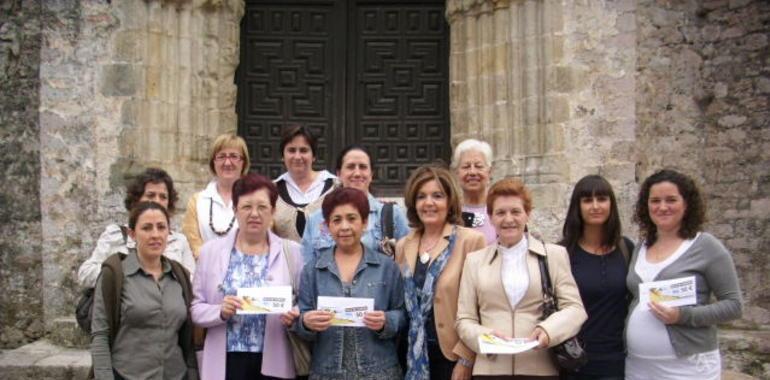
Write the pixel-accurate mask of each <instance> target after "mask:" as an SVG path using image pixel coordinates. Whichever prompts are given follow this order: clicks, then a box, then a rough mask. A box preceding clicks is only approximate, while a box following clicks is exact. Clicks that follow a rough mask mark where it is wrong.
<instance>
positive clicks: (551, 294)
mask: <svg viewBox="0 0 770 380" xmlns="http://www.w3.org/2000/svg"><path fill="white" fill-rule="evenodd" d="M540 243H542V244H543V255H537V263H538V266H539V267H540V285H541V287H542V289H543V315H542V316H541V317H540V319H541V320H545V319H546V318H548V316H550V315H551V314H553V313H555V312H556V311H557V310H559V304H558V301H557V300H556V292H555V291H554V289H553V283H552V282H551V273H550V271H549V270H548V248H546V244H545V242H544V241H543V240H540Z"/></svg>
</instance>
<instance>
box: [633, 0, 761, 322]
mask: <svg viewBox="0 0 770 380" xmlns="http://www.w3.org/2000/svg"><path fill="white" fill-rule="evenodd" d="M638 8H639V9H638V15H637V17H638V25H639V36H638V41H639V44H638V54H639V60H638V65H639V68H638V83H637V88H638V92H637V122H638V130H637V141H638V143H637V147H638V154H639V157H640V165H641V166H640V169H641V170H640V172H641V174H642V175H643V176H646V175H648V174H650V173H651V172H652V171H655V170H657V169H659V168H661V167H665V166H671V167H675V168H679V169H681V170H683V171H685V172H687V173H690V174H692V175H693V176H695V177H696V178H697V179H698V180H699V182H700V184H701V186H702V188H703V191H704V192H705V194H706V196H707V201H708V203H707V204H708V217H709V223H708V225H707V226H706V229H707V230H708V231H710V232H712V233H714V234H715V235H716V236H717V237H719V238H720V239H722V241H724V243H725V245H727V247H728V248H729V249H730V250H731V251H732V253H733V258H734V260H735V263H736V266H737V268H738V273H740V280H741V285H742V288H743V294H744V297H745V301H746V308H745V311H744V319H743V321H742V322H741V323H739V325H742V326H744V327H757V326H765V327H767V326H768V325H770V296H769V295H768V294H770V284H768V282H767V281H765V279H766V277H767V274H768V273H770V261H769V260H768V258H767V254H766V253H765V250H766V247H768V246H769V245H770V218H768V215H770V172H768V168H769V167H770V128H769V127H770V124H769V123H770V104H769V103H768V100H769V99H770V50H769V49H768V39H769V38H770V3H768V2H767V1H748V0H743V1H737V0H731V1H708V2H701V1H687V2H659V1H640V2H639V5H638Z"/></svg>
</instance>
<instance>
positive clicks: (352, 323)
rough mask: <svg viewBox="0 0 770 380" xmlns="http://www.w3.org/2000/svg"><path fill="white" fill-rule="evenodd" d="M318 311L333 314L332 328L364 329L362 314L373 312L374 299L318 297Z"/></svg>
mask: <svg viewBox="0 0 770 380" xmlns="http://www.w3.org/2000/svg"><path fill="white" fill-rule="evenodd" d="M318 310H324V311H328V312H331V313H333V314H334V318H333V319H332V326H343V327H365V325H364V313H366V312H367V311H374V298H353V297H325V296H319V297H318Z"/></svg>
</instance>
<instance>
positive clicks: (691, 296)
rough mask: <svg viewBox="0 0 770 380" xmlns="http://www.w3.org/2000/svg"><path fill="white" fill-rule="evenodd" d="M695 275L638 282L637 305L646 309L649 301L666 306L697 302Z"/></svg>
mask: <svg viewBox="0 0 770 380" xmlns="http://www.w3.org/2000/svg"><path fill="white" fill-rule="evenodd" d="M695 290H696V287H695V276H689V277H682V278H676V279H673V280H664V281H652V282H643V283H641V284H639V307H642V308H645V309H647V308H648V306H647V304H648V303H649V302H650V301H654V302H657V303H659V304H662V305H666V306H687V305H695V304H696V303H698V297H697V294H696V292H695Z"/></svg>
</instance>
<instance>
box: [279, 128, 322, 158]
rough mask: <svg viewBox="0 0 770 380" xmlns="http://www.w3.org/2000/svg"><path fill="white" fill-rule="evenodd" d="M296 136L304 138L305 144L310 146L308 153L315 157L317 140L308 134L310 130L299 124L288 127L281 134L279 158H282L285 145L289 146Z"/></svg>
mask: <svg viewBox="0 0 770 380" xmlns="http://www.w3.org/2000/svg"><path fill="white" fill-rule="evenodd" d="M297 136H302V137H304V138H305V141H307V144H308V145H310V151H311V152H312V153H313V157H316V156H317V154H318V138H317V137H316V136H315V135H314V134H313V133H312V132H310V129H308V128H307V127H305V126H304V125H299V124H295V125H290V126H288V127H286V129H284V130H283V132H282V133H281V145H280V148H281V157H283V149H284V148H286V145H289V143H290V142H291V140H294V138H295V137H297Z"/></svg>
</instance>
